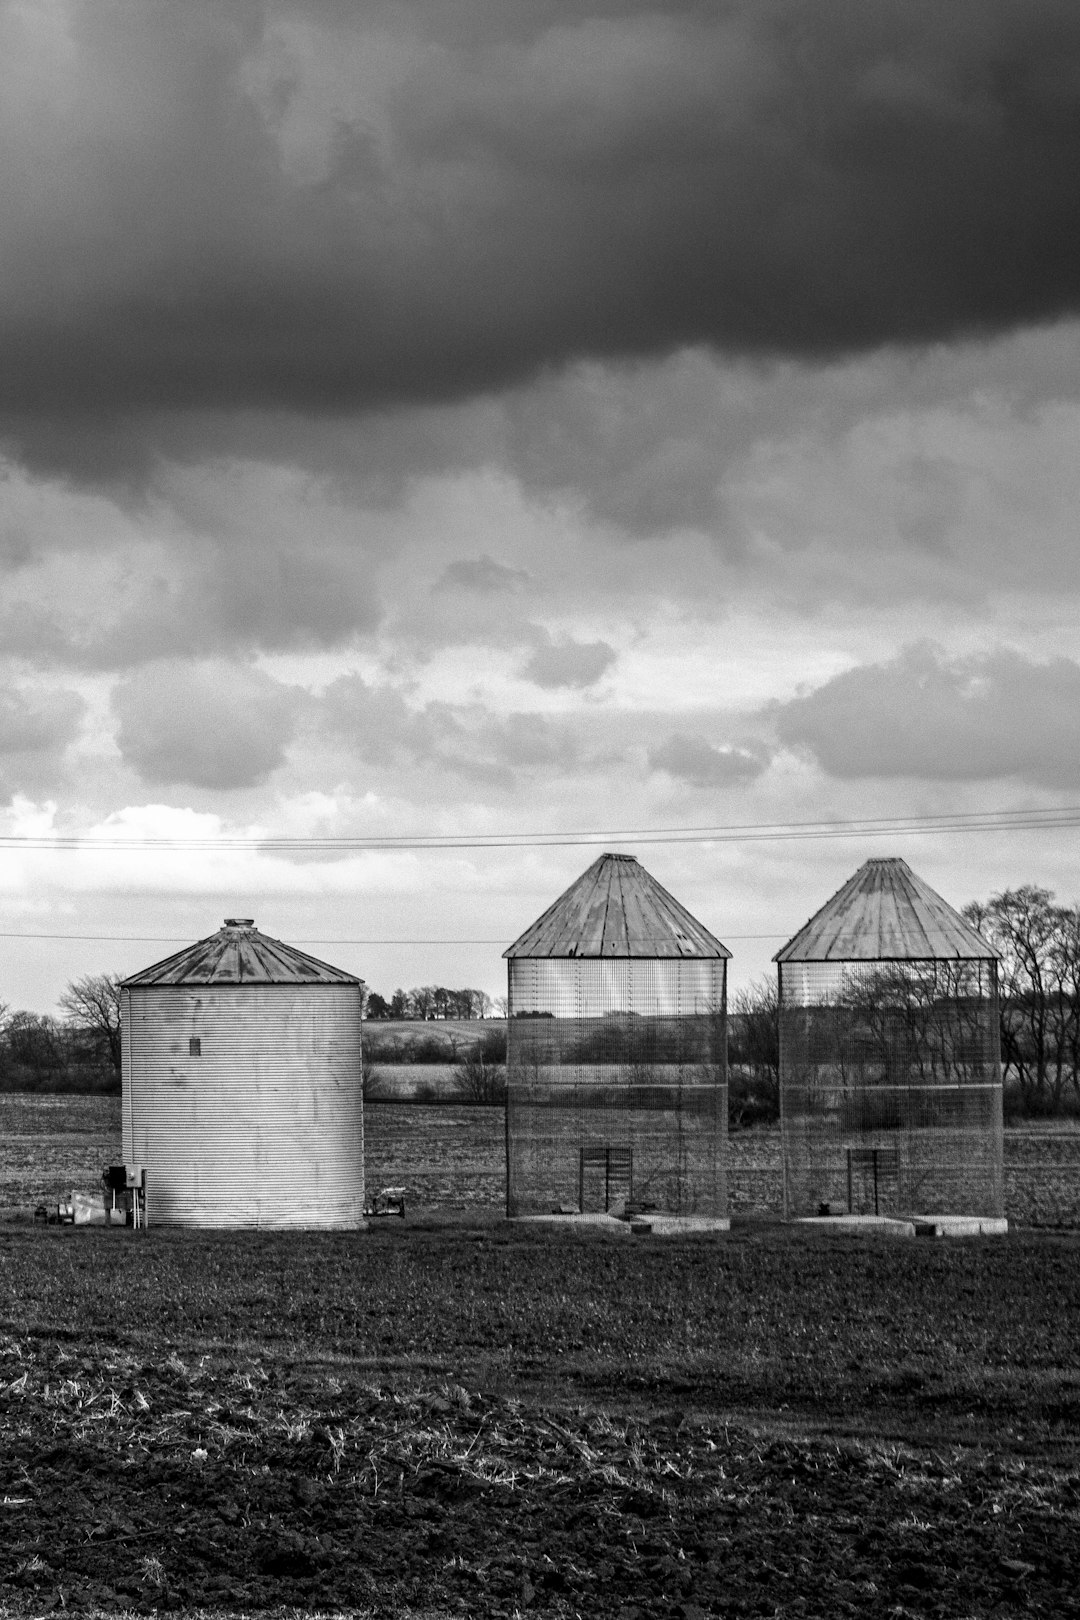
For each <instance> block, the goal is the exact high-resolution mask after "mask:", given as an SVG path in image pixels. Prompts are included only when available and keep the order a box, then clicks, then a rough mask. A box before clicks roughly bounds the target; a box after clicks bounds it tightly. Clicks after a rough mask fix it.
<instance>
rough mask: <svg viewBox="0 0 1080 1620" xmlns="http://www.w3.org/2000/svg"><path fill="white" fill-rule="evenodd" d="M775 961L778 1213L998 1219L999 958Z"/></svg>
mask: <svg viewBox="0 0 1080 1620" xmlns="http://www.w3.org/2000/svg"><path fill="white" fill-rule="evenodd" d="M779 966H780V1110H781V1134H782V1138H783V1155H784V1208H785V1213H786V1214H787V1215H789V1216H797V1215H816V1214H818V1213H819V1212H820V1211H821V1210H822V1207H823V1206H828V1207H829V1209H830V1211H835V1210H836V1209H838V1208H842V1209H846V1210H849V1211H851V1212H852V1213H854V1214H883V1215H884V1214H898V1213H905V1214H941V1215H984V1216H1000V1215H1003V1214H1004V1190H1003V1189H1004V1174H1003V1168H1002V1155H1003V1136H1002V1108H1001V1101H1002V1094H1001V1062H1000V1026H999V1023H998V997H997V964H996V962H993V961H955V960H954V961H929V960H926V961H912V962H876V961H872V962H781V963H780V965H779Z"/></svg>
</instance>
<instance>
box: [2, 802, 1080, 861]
mask: <svg viewBox="0 0 1080 1620" xmlns="http://www.w3.org/2000/svg"><path fill="white" fill-rule="evenodd" d="M1075 827H1080V805H1063V806H1055V807H1050V808H1046V809H1004V810H972V811H954V812H945V813H942V814H935V815H913V816H870V817H850V818H845V817H835V818H832V819H827V820H818V821H778V822H730V823H724V824H720V825H713V826H699V827H659V828H648V827H623V828H609V829H592V830H590V831H578V832H522V833H509V832H507V833H473V834H470V835H461V834H454V833H416V834H394V835H390V834H388V835H370V836H364V837H327V838H316V837H299V836H297V837H293V836H284V835H274V834H268V835H266V836H255V835H251V834H243V835H240V834H238V835H236V836H227V835H221V834H218V835H214V836H211V837H207V838H191V837H186V838H164V837H156V836H146V837H137V836H134V835H130V834H126V835H120V834H116V835H108V834H105V835H99V834H87V833H56V834H42V833H23V834H20V833H6V834H0V849H11V850H57V851H60V850H63V851H66V852H77V853H80V854H89V853H92V852H96V851H109V852H112V851H138V850H148V851H149V850H153V851H155V852H162V851H164V852H187V853H191V852H199V851H203V852H212V851H220V850H224V851H238V852H242V851H254V852H259V853H264V854H287V853H300V852H308V853H322V854H335V853H339V854H347V853H353V852H362V851H365V850H370V851H379V850H383V851H409V850H414V851H420V850H468V849H476V850H479V849H530V848H531V849H552V848H566V847H570V846H575V845H576V846H583V845H597V844H608V843H614V842H618V841H622V840H627V841H630V842H633V843H639V844H682V843H757V842H766V841H785V840H788V839H822V838H886V837H888V838H901V837H919V836H927V835H931V834H933V835H942V834H946V833H975V832H1019V831H1040V830H1048V829H1051V830H1052V829H1062V828H1065V829H1067V828H1075Z"/></svg>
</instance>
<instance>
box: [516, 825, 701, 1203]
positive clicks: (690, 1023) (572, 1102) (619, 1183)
mask: <svg viewBox="0 0 1080 1620" xmlns="http://www.w3.org/2000/svg"><path fill="white" fill-rule="evenodd" d="M503 954H504V955H505V956H506V958H507V967H508V979H509V1007H508V1012H509V1019H508V1047H507V1114H506V1119H507V1126H506V1130H507V1200H506V1201H507V1213H508V1214H510V1215H547V1214H550V1213H552V1212H553V1211H554V1212H565V1213H569V1212H577V1213H581V1214H602V1213H608V1214H625V1213H633V1212H634V1211H643V1212H649V1211H655V1212H657V1213H659V1214H667V1215H678V1216H696V1217H710V1218H713V1219H716V1218H725V1217H726V1214H727V1183H726V1175H725V1148H726V1142H727V1025H726V1016H727V959H728V957H729V955H730V952H728V951H727V950H725V948H724V946H723V945H721V943H720V941H719V940H718V939H715V938H714V937H713V935H712V934H710V933H709V931H708V929H706V928H703V927H702V925H701V924H700V923H699V922H697V921H695V919H694V918H693V917H691V915H690V913H689V912H688V911H686V910H685V909H684V908H683V907H682V906H681V905H680V904H679V902H678V901H677V900H675V899H673V898H672V896H671V895H670V894H668V892H667V890H666V889H663V888H661V886H660V884H659V883H657V882H656V880H655V879H654V878H652V877H650V876H649V874H648V872H646V871H645V869H644V867H642V866H641V865H639V863H638V862H637V861H636V860H635V859H634V857H633V856H631V855H602V856H601V857H600V859H599V860H598V861H595V862H594V863H593V865H592V866H590V867H589V869H588V870H587V871H586V872H584V873H583V874H582V876H581V877H579V878H578V880H577V881H576V883H573V884H571V886H570V888H569V889H567V890H566V892H565V894H563V895H561V896H560V898H559V899H558V900H556V901H555V903H554V905H552V906H550V907H549V909H548V910H547V911H545V912H544V914H543V916H542V917H540V918H539V919H538V920H537V921H536V922H535V923H534V924H533V925H532V927H531V928H528V929H526V931H525V932H524V933H523V934H522V935H521V937H520V938H519V939H518V940H516V941H515V943H514V944H513V945H511V946H510V948H509V949H508V950H507V951H505V952H504V953H503Z"/></svg>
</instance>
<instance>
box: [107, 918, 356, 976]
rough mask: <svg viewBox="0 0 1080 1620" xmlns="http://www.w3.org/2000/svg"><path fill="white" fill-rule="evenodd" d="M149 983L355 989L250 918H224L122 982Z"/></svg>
mask: <svg viewBox="0 0 1080 1620" xmlns="http://www.w3.org/2000/svg"><path fill="white" fill-rule="evenodd" d="M123 982H124V984H125V985H126V986H133V985H149V984H359V983H360V980H359V979H358V978H357V977H356V975H355V974H354V973H345V972H343V971H342V969H341V968H336V967H331V966H330V964H329V963H328V962H320V961H319V960H318V958H317V957H315V956H308V955H307V953H306V952H305V951H298V950H297V949H296V948H295V946H293V945H284V944H283V943H282V942H281V940H280V939H271V938H270V936H269V934H260V932H259V930H258V929H257V928H256V927H255V923H254V921H253V920H252V918H250V917H226V919H225V922H224V925H223V927H221V928H219V929H218V931H217V933H216V934H211V935H210V936H209V938H208V939H200V940H199V942H198V944H196V945H188V946H186V947H185V949H184V950H182V951H177V952H176V954H175V955H174V956H167V957H165V959H164V961H161V962H155V963H154V964H153V966H152V967H148V968H143V970H142V972H141V973H133V974H132V975H131V977H130V978H129V979H125V980H124V981H123Z"/></svg>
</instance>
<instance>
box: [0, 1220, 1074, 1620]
mask: <svg viewBox="0 0 1080 1620" xmlns="http://www.w3.org/2000/svg"><path fill="white" fill-rule="evenodd" d="M0 1288H2V1297H3V1300H4V1305H3V1310H2V1318H0V1430H2V1432H3V1439H4V1444H3V1446H2V1448H0V1500H2V1503H3V1505H2V1506H0V1514H2V1515H3V1518H2V1521H0V1538H2V1539H0V1605H2V1606H3V1607H4V1612H7V1613H24V1614H27V1615H38V1614H42V1613H44V1612H45V1611H46V1610H48V1609H56V1610H63V1609H66V1610H67V1612H69V1613H71V1612H76V1613H79V1612H88V1611H92V1610H103V1611H116V1610H128V1609H134V1610H138V1611H140V1612H149V1611H152V1610H155V1609H156V1610H157V1611H158V1612H159V1613H164V1612H172V1611H176V1610H187V1611H192V1610H202V1611H206V1612H211V1613H224V1612H230V1613H238V1612H243V1613H254V1612H265V1611H268V1610H271V1609H274V1608H278V1609H280V1608H281V1607H282V1606H290V1607H293V1608H296V1609H299V1610H301V1611H312V1610H315V1611H322V1612H325V1611H334V1612H340V1611H342V1610H345V1609H350V1610H352V1611H354V1612H356V1611H359V1612H362V1613H370V1614H373V1615H379V1616H396V1615H400V1616H410V1615H412V1616H420V1615H424V1616H444V1615H454V1614H468V1615H484V1616H487V1615H493V1616H506V1617H510V1616H513V1615H516V1614H521V1615H539V1616H552V1617H555V1616H558V1617H560V1620H561V1617H566V1620H569V1617H570V1616H574V1615H581V1616H590V1617H591V1616H621V1617H622V1620H641V1617H644V1616H671V1617H677V1616H681V1617H683V1620H695V1617H700V1616H706V1615H725V1616H726V1615H762V1616H765V1615H776V1614H784V1615H787V1614H799V1615H822V1616H826V1615H827V1616H834V1615H859V1616H878V1615H881V1616H885V1615H889V1616H901V1617H903V1616H907V1615H928V1616H929V1615H955V1616H966V1615H970V1616H974V1615H978V1616H980V1617H981V1616H986V1615H990V1616H1000V1617H1003V1620H1004V1617H1005V1616H1010V1617H1011V1616H1014V1615H1017V1614H1021V1613H1023V1614H1046V1615H1051V1614H1053V1615H1068V1614H1077V1613H1080V1598H1078V1596H1077V1593H1078V1577H1080V1559H1078V1552H1077V1549H1078V1547H1080V1485H1078V1476H1077V1471H1076V1464H1077V1461H1078V1458H1080V1446H1078V1438H1080V1436H1078V1420H1080V1359H1078V1353H1077V1348H1076V1345H1077V1334H1076V1325H1077V1321H1078V1312H1080V1246H1078V1244H1077V1241H1076V1240H1075V1239H1072V1238H1070V1237H1050V1236H1039V1235H1031V1236H1027V1237H1023V1236H1020V1237H1016V1236H1013V1237H1009V1238H1007V1239H988V1240H975V1241H969V1242H954V1243H941V1242H938V1243H933V1242H928V1241H912V1240H897V1239H889V1238H884V1237H877V1238H867V1237H862V1238H852V1237H849V1236H841V1235H839V1234H828V1233H825V1234H822V1233H814V1234H807V1233H805V1232H792V1231H789V1230H783V1229H780V1228H766V1227H760V1228H758V1229H756V1230H754V1229H748V1230H743V1231H736V1232H733V1233H732V1234H729V1235H727V1236H717V1237H711V1238H697V1239H690V1238H683V1239H677V1240H671V1239H661V1238H655V1237H644V1238H641V1237H630V1236H623V1235H612V1234H610V1233H608V1232H606V1231H604V1230H602V1229H593V1230H587V1231H574V1232H567V1231H565V1230H561V1229H551V1228H527V1229H522V1228H521V1227H515V1226H511V1225H509V1224H508V1223H505V1222H503V1221H501V1220H498V1219H496V1218H493V1217H489V1218H481V1217H476V1218H473V1219H471V1220H470V1219H464V1220H462V1221H461V1222H460V1223H458V1224H455V1225H447V1224H442V1223H437V1222H434V1221H432V1220H428V1221H425V1222H416V1221H413V1220H411V1219H409V1220H406V1221H404V1222H400V1221H386V1222H382V1223H379V1224H378V1225H377V1226H373V1227H372V1228H371V1229H370V1230H369V1231H368V1232H366V1233H357V1234H319V1235H300V1234H254V1233H246V1234H239V1235H235V1236H227V1235H225V1234H210V1233H194V1232H189V1233H181V1232H175V1231H174V1232H167V1231H163V1230H158V1231H155V1230H153V1229H152V1230H150V1231H149V1232H143V1233H132V1232H126V1231H123V1230H112V1231H109V1230H102V1229H100V1228H80V1229H73V1228H66V1229H64V1228H60V1229H58V1228H36V1229H35V1228H32V1227H30V1228H27V1227H23V1228H13V1227H8V1228H4V1229H0Z"/></svg>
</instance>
